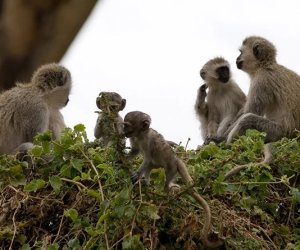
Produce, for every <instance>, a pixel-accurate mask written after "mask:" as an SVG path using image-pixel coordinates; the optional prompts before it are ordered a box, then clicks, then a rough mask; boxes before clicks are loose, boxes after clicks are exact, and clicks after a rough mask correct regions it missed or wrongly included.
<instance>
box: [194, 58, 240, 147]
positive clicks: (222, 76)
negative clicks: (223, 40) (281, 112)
mask: <svg viewBox="0 0 300 250" xmlns="http://www.w3.org/2000/svg"><path fill="white" fill-rule="evenodd" d="M200 76H201V78H202V79H203V80H204V82H205V84H203V85H202V86H200V88H199V89H198V95H197V99H196V103H195V111H196V114H197V116H198V118H199V121H200V123H201V135H202V138H203V140H204V144H208V143H209V142H210V141H217V142H219V140H222V139H223V140H225V138H226V135H227V134H226V131H227V130H228V128H229V126H230V125H231V124H232V123H233V122H234V120H235V119H236V116H237V114H238V113H239V112H240V110H241V109H242V107H243V106H244V104H245V102H246V96H245V94H244V93H243V91H242V90H241V89H240V87H239V86H238V85H237V84H236V83H235V82H234V80H233V79H232V77H231V72H230V65H229V63H228V62H227V61H226V60H225V59H224V58H222V57H215V58H213V59H211V60H209V61H208V62H207V63H206V64H205V65H204V66H203V67H202V69H201V70H200ZM207 88H208V89H209V90H208V92H206V89H207ZM205 100H206V101H205Z"/></svg>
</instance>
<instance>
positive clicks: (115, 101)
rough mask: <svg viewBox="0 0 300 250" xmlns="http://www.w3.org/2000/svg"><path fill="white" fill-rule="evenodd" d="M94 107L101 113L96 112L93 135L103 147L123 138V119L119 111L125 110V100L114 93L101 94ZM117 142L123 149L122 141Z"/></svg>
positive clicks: (123, 141) (123, 142)
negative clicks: (96, 117)
mask: <svg viewBox="0 0 300 250" xmlns="http://www.w3.org/2000/svg"><path fill="white" fill-rule="evenodd" d="M96 105H97V107H98V108H99V109H100V110H101V112H99V111H96V112H97V113H99V116H98V119H97V123H96V126H95V130H94V135H95V137H96V138H97V139H99V141H100V143H101V144H102V145H103V146H111V145H112V144H113V143H114V142H116V140H117V141H119V139H121V137H122V136H123V119H122V117H121V116H120V115H119V111H121V110H123V109H124V108H125V105H126V99H123V98H122V97H121V96H120V95H119V94H118V93H115V92H101V93H100V94H99V96H98V97H97V99H96ZM119 142H120V143H121V144H123V146H124V147H125V140H124V139H121V141H119ZM124 147H123V148H124Z"/></svg>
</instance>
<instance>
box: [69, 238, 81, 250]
mask: <svg viewBox="0 0 300 250" xmlns="http://www.w3.org/2000/svg"><path fill="white" fill-rule="evenodd" d="M68 247H71V248H72V249H77V248H79V247H80V242H79V240H78V239H71V240H69V242H68Z"/></svg>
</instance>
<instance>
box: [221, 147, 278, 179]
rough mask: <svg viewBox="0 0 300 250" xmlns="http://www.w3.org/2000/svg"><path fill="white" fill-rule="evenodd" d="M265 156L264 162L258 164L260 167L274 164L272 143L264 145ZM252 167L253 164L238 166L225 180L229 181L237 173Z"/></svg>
mask: <svg viewBox="0 0 300 250" xmlns="http://www.w3.org/2000/svg"><path fill="white" fill-rule="evenodd" d="M264 156H265V157H264V160H263V161H262V162H259V163H257V164H258V165H261V164H271V163H272V161H273V155H272V144H271V143H267V144H265V145H264ZM250 165H251V163H250V164H245V165H240V166H237V167H235V168H233V169H231V170H230V171H229V172H227V174H226V175H225V178H224V180H228V179H229V178H231V177H232V176H234V175H236V174H237V173H239V172H240V171H242V170H243V169H246V168H247V167H249V166H250Z"/></svg>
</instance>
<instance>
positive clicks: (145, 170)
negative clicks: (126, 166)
mask: <svg viewBox="0 0 300 250" xmlns="http://www.w3.org/2000/svg"><path fill="white" fill-rule="evenodd" d="M151 170H152V166H151V164H150V162H148V161H147V160H145V159H144V161H143V163H142V165H141V166H140V167H139V169H138V170H137V171H135V172H134V173H133V174H132V175H131V181H132V182H133V183H135V182H137V181H138V180H140V179H141V178H142V177H143V176H144V175H145V177H146V182H147V184H149V182H150V172H151Z"/></svg>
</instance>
